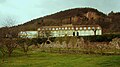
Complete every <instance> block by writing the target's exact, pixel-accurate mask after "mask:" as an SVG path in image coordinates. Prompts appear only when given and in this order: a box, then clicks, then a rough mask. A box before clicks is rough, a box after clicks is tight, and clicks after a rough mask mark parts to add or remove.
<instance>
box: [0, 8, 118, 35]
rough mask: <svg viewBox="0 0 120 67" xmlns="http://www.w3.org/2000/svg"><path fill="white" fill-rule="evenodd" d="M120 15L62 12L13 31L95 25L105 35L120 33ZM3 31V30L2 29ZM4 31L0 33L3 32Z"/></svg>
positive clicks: (93, 11) (78, 10)
mask: <svg viewBox="0 0 120 67" xmlns="http://www.w3.org/2000/svg"><path fill="white" fill-rule="evenodd" d="M119 17H120V13H119V12H118V13H114V12H111V13H109V14H108V15H106V14H104V13H102V12H100V11H98V10H97V9H94V8H74V9H68V10H65V11H60V12H57V13H55V14H51V15H47V16H44V17H40V18H36V19H33V20H31V21H28V22H26V23H24V24H21V25H18V26H13V27H11V30H12V31H13V30H17V32H19V31H21V30H37V28H39V27H41V26H53V25H63V24H73V25H78V24H79V25H95V24H98V25H100V26H101V27H102V28H103V32H104V33H117V32H118V33H119V32H120V30H119V29H120V19H119ZM2 29H3V28H2ZM2 29H1V30H0V31H2Z"/></svg>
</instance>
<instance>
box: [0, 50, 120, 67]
mask: <svg viewBox="0 0 120 67" xmlns="http://www.w3.org/2000/svg"><path fill="white" fill-rule="evenodd" d="M1 57H2V56H1V53H0V67H120V56H119V55H100V54H69V53H50V52H41V51H40V50H39V49H34V50H29V51H28V55H25V54H24V53H23V51H20V50H15V51H14V52H13V54H12V56H11V57H8V56H5V61H4V62H2V61H1V60H2V58H1Z"/></svg>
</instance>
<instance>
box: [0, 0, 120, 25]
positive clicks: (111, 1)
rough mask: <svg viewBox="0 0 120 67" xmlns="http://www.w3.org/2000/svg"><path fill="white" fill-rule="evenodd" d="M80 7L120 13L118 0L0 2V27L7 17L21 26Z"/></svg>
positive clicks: (19, 0)
mask: <svg viewBox="0 0 120 67" xmlns="http://www.w3.org/2000/svg"><path fill="white" fill-rule="evenodd" d="M80 7H92V8H96V9H98V10H99V11H102V12H104V13H106V14H107V13H109V12H110V11H114V12H120V0H0V26H2V24H3V21H4V19H6V18H7V17H12V18H13V19H15V20H17V23H16V24H21V23H25V22H26V21H30V20H32V19H33V18H37V17H42V16H45V15H49V14H53V13H56V12H59V11H61V10H66V9H70V8H80Z"/></svg>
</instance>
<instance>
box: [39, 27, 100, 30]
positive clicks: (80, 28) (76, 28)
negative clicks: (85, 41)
mask: <svg viewBox="0 0 120 67" xmlns="http://www.w3.org/2000/svg"><path fill="white" fill-rule="evenodd" d="M78 29H79V30H83V29H84V30H86V29H89V30H90V29H95V27H75V28H74V27H72V28H70V27H69V28H68V27H65V28H64V27H63V28H42V29H40V28H39V29H38V30H78ZM97 29H100V27H97Z"/></svg>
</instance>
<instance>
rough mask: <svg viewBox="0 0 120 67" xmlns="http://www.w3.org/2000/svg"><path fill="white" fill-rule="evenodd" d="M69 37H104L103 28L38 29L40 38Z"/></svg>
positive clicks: (53, 27) (90, 26)
mask: <svg viewBox="0 0 120 67" xmlns="http://www.w3.org/2000/svg"><path fill="white" fill-rule="evenodd" d="M65 35H67V36H92V35H102V28H101V27H100V26H99V25H72V24H68V25H62V26H43V27H40V28H38V36H39V37H64V36H65Z"/></svg>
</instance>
